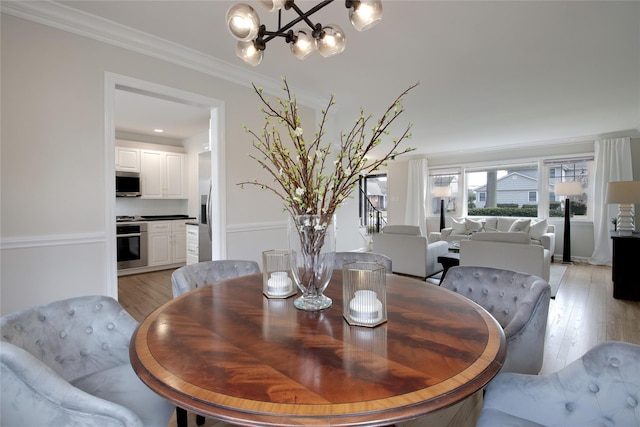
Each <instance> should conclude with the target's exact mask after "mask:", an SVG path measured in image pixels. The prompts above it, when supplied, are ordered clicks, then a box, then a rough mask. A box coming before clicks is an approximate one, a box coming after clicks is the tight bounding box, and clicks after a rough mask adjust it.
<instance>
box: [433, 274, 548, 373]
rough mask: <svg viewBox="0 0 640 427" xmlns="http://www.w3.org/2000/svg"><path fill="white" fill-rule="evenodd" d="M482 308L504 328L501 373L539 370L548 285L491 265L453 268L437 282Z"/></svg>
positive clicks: (528, 276)
mask: <svg viewBox="0 0 640 427" xmlns="http://www.w3.org/2000/svg"><path fill="white" fill-rule="evenodd" d="M440 286H442V287H443V288H446V289H449V290H452V291H454V292H457V293H459V294H461V295H463V296H465V297H467V298H469V299H470V300H472V301H474V302H475V303H477V304H479V305H480V306H482V307H484V308H485V309H486V310H487V311H488V312H489V313H490V314H491V315H492V316H493V317H494V318H495V319H496V320H497V321H498V323H500V325H501V326H502V328H503V329H504V334H505V337H506V340H507V358H506V359H505V361H504V365H503V366H502V370H501V372H518V373H521V374H537V373H538V372H540V369H542V360H543V356H544V338H545V335H546V330H547V317H548V316H549V302H550V298H551V287H550V286H549V284H548V283H547V282H546V281H545V280H543V279H541V278H539V277H537V276H532V275H530V274H526V273H517V272H515V271H510V270H501V269H497V268H491V267H471V266H466V267H464V266H460V267H452V268H451V269H449V271H448V272H447V275H446V276H445V278H444V280H443V281H442V282H441V283H440Z"/></svg>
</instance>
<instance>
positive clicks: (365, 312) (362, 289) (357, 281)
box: [342, 262, 387, 327]
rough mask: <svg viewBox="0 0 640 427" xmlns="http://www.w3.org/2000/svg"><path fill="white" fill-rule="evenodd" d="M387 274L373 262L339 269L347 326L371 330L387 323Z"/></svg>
mask: <svg viewBox="0 0 640 427" xmlns="http://www.w3.org/2000/svg"><path fill="white" fill-rule="evenodd" d="M386 286H387V273H386V269H385V268H384V266H383V265H380V264H378V263H375V262H353V263H349V264H345V265H344V266H343V267H342V301H343V304H342V305H343V312H342V314H343V316H344V318H345V320H346V321H347V322H348V323H349V324H350V325H358V326H367V327H374V326H377V325H379V324H381V323H384V322H386V321H387V292H386Z"/></svg>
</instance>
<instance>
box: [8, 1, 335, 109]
mask: <svg viewBox="0 0 640 427" xmlns="http://www.w3.org/2000/svg"><path fill="white" fill-rule="evenodd" d="M0 10H1V11H2V13H5V14H8V15H12V16H16V17H18V18H22V19H25V20H28V21H32V22H35V23H38V24H42V25H46V26H49V27H53V28H56V29H59V30H62V31H66V32H69V33H73V34H77V35H79V36H82V37H86V38H89V39H92V40H97V41H99V42H102V43H106V44H110V45H113V46H117V47H119V48H122V49H127V50H130V51H133V52H137V53H140V54H143V55H146V56H150V57H153V58H156V59H160V60H162V61H165V62H169V63H172V64H175V65H179V66H181V67H184V68H188V69H191V70H194V71H198V72H200V73H204V74H207V75H210V76H213V77H216V78H219V79H223V80H226V81H228V82H231V83H235V84H237V85H240V86H244V87H248V88H252V86H251V85H252V83H255V84H256V86H260V87H262V88H263V89H264V91H265V92H267V93H269V94H272V95H276V96H277V95H278V94H280V93H281V86H282V82H281V81H280V80H279V79H272V78H270V77H267V76H264V75H262V74H259V73H256V72H255V71H252V70H248V69H247V68H244V67H240V66H238V65H235V64H231V63H229V62H226V61H222V60H220V59H218V58H215V57H213V56H210V55H205V54H203V53H201V52H198V51H196V50H193V49H191V48H188V47H185V46H183V45H180V44H177V43H174V42H171V41H168V40H165V39H162V38H159V37H155V36H152V35H150V34H147V33H144V32H142V31H139V30H136V29H133V28H130V27H127V26H124V25H121V24H118V23H117V22H113V21H110V20H107V19H104V18H101V17H98V16H95V15H91V14H89V13H86V12H83V11H80V10H77V9H73V8H71V7H68V6H65V5H63V4H60V3H56V2H53V1H39V2H33V1H13V0H9V1H6V0H5V1H2V2H0ZM295 91H296V98H297V99H298V101H299V103H300V104H302V105H306V106H307V107H310V108H314V109H320V108H323V107H324V106H325V105H324V104H325V100H324V98H322V97H321V96H319V95H317V94H314V93H311V92H309V91H305V90H304V89H301V88H295Z"/></svg>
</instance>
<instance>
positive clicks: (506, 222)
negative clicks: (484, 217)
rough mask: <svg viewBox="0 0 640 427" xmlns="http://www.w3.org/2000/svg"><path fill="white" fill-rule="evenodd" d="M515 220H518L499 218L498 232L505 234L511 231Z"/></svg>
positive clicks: (505, 217)
mask: <svg viewBox="0 0 640 427" xmlns="http://www.w3.org/2000/svg"><path fill="white" fill-rule="evenodd" d="M515 220H516V218H512V217H507V216H500V217H498V221H497V223H496V230H497V231H504V232H507V231H509V229H510V228H511V224H513V222H514V221H515Z"/></svg>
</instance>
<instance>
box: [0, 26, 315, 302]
mask: <svg viewBox="0 0 640 427" xmlns="http://www.w3.org/2000/svg"><path fill="white" fill-rule="evenodd" d="M1 28H2V52H1V53H2V64H1V66H2V68H1V72H2V81H1V85H2V87H1V89H2V99H1V108H2V113H3V114H2V117H1V120H2V121H1V128H2V141H1V144H2V145H1V150H2V158H1V167H2V169H1V170H2V182H1V190H2V206H1V208H2V217H1V232H2V259H1V266H0V267H1V280H2V281H1V290H0V296H1V304H0V313H1V314H5V313H9V312H12V311H16V310H19V309H22V308H25V307H29V306H32V305H36V304H42V303H47V302H50V301H53V300H57V299H61V298H67V297H72V296H78V295H85V294H105V293H107V290H108V281H109V280H110V279H109V277H111V276H114V277H115V268H116V266H115V260H113V261H112V260H109V259H107V254H106V246H107V239H109V238H111V236H108V235H107V234H108V233H107V226H106V224H107V221H112V220H113V219H112V218H106V215H105V211H106V208H107V206H105V188H106V187H107V183H106V182H105V160H104V159H105V155H106V154H105V129H104V127H105V123H104V120H105V107H104V104H105V101H104V99H105V73H106V72H109V73H113V74H117V75H122V76H128V77H132V78H135V79H139V80H144V81H149V82H152V83H155V84H159V85H163V86H167V87H171V88H176V89H179V90H182V91H187V92H190V93H194V94H199V95H202V96H206V97H210V98H213V99H218V100H221V101H223V102H224V105H225V123H224V125H225V129H226V134H225V140H226V141H225V142H226V158H225V164H226V167H227V176H226V195H227V199H226V204H225V207H226V216H227V223H228V227H229V230H230V231H229V233H228V235H227V238H228V255H229V256H230V257H231V256H233V257H234V258H246V259H256V260H257V259H259V257H260V255H259V254H260V251H261V250H262V249H263V248H266V249H268V248H272V247H273V246H274V245H275V243H274V240H273V237H274V236H280V235H281V233H282V229H278V227H275V228H274V227H272V225H273V224H274V223H278V222H282V223H283V224H284V221H283V213H282V209H281V204H280V201H279V199H277V198H276V197H274V196H273V195H271V194H267V193H265V192H261V191H258V190H255V189H245V190H241V189H240V188H239V187H238V186H237V185H235V184H236V183H237V182H240V181H242V180H249V179H253V178H254V177H261V178H263V177H264V176H263V175H261V174H262V171H260V169H259V167H258V166H257V164H256V163H255V162H254V161H252V160H251V159H249V158H248V157H247V153H248V152H249V151H250V142H251V140H250V138H249V137H248V135H247V134H246V133H245V132H244V130H243V129H242V127H241V124H242V123H244V124H247V125H249V126H250V127H252V128H255V129H258V130H259V129H261V127H262V114H261V113H260V111H259V110H258V108H257V98H256V95H255V94H254V93H253V91H252V89H251V88H249V87H246V86H242V85H238V84H233V83H230V82H228V81H225V80H221V79H219V78H215V77H213V76H211V75H208V74H203V73H199V72H196V71H192V70H189V69H186V68H182V67H180V66H178V65H173V64H171V63H168V62H164V61H161V60H157V59H154V58H151V57H149V56H145V55H142V54H138V53H134V52H131V51H128V50H125V49H121V48H118V47H114V46H112V45H108V44H104V43H100V42H97V41H94V40H90V39H87V38H84V37H80V36H76V35H73V34H70V33H67V32H64V31H61V30H57V29H54V28H51V27H48V26H44V25H40V24H36V23H33V22H30V21H26V20H23V19H20V18H16V17H14V16H10V15H6V14H2V22H1ZM301 113H302V115H303V120H307V121H310V122H311V123H313V121H314V117H315V113H314V111H313V110H311V109H308V108H305V107H301ZM256 224H258V226H259V227H262V228H266V229H269V230H270V231H269V232H268V233H264V234H261V233H254V232H253V229H254V228H255V227H256ZM265 224H266V226H265ZM248 242H250V243H251V244H248Z"/></svg>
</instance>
